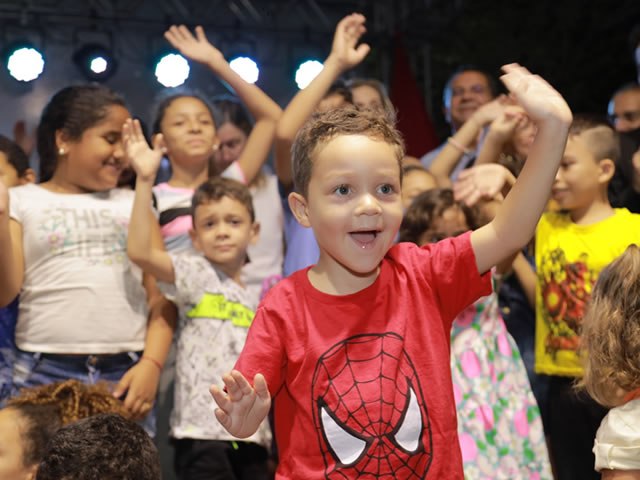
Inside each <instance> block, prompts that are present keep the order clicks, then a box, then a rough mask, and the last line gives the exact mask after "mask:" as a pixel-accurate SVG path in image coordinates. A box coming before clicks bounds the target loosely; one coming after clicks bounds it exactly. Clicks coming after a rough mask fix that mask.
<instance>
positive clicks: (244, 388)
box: [210, 370, 271, 438]
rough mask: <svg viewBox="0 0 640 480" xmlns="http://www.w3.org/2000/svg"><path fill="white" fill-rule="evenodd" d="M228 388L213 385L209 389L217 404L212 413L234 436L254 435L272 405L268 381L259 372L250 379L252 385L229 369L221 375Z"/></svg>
mask: <svg viewBox="0 0 640 480" xmlns="http://www.w3.org/2000/svg"><path fill="white" fill-rule="evenodd" d="M222 380H223V381H224V385H225V387H226V390H227V392H226V393H225V392H224V391H223V390H222V389H221V388H220V387H218V386H217V385H212V386H211V389H210V392H211V395H212V396H213V399H214V400H215V401H216V403H217V404H218V408H216V411H215V414H216V418H217V419H218V421H219V422H220V423H221V424H222V426H223V427H224V428H225V429H226V430H227V431H228V432H229V433H230V434H231V435H233V436H234V437H238V438H246V437H249V436H251V435H253V434H254V433H255V432H256V431H257V430H258V427H259V426H260V423H262V421H263V420H264V419H265V417H266V416H267V414H268V413H269V408H270V407H271V396H270V395H269V389H268V388H267V382H266V381H265V379H264V377H263V376H262V375H261V374H257V375H256V376H255V377H254V379H253V387H252V386H251V384H250V383H249V382H248V381H247V379H246V378H244V375H242V373H240V372H238V371H237V370H232V371H231V373H227V374H226V375H224V376H223V377H222Z"/></svg>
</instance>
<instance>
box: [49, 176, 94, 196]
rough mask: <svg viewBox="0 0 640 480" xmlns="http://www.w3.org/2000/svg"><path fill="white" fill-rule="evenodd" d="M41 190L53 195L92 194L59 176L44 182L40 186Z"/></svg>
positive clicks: (90, 191)
mask: <svg viewBox="0 0 640 480" xmlns="http://www.w3.org/2000/svg"><path fill="white" fill-rule="evenodd" d="M40 186H41V187H42V188H44V189H45V190H49V191H50V192H55V193H68V194H78V193H94V192H93V191H92V190H87V189H86V188H83V187H81V186H79V185H76V184H74V183H71V182H69V181H68V180H66V179H65V178H63V177H61V176H60V175H59V174H58V175H56V174H54V175H53V177H51V178H50V179H49V180H47V181H46V182H43V183H41V184H40Z"/></svg>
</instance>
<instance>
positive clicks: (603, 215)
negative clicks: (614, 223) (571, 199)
mask: <svg viewBox="0 0 640 480" xmlns="http://www.w3.org/2000/svg"><path fill="white" fill-rule="evenodd" d="M614 213H615V212H614V210H613V207H612V206H611V204H610V203H609V200H607V199H606V197H605V198H598V199H596V200H594V201H593V202H592V203H590V204H589V205H587V206H585V207H582V208H577V209H575V210H571V212H570V213H569V215H570V217H571V221H572V222H573V223H575V224H576V225H593V224H594V223H598V222H601V221H603V220H606V219H607V218H609V217H611V216H612V215H613V214H614Z"/></svg>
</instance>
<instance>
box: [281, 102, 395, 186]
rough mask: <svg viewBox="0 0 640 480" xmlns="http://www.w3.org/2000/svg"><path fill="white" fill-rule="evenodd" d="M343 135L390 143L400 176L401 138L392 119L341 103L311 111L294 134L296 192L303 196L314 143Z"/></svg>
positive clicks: (311, 165) (320, 142) (309, 173)
mask: <svg viewBox="0 0 640 480" xmlns="http://www.w3.org/2000/svg"><path fill="white" fill-rule="evenodd" d="M344 135H364V136H366V137H369V138H371V139H372V140H379V141H383V142H386V143H388V144H389V145H391V146H392V147H393V148H394V150H395V154H396V158H397V160H398V168H399V169H400V178H401V179H402V158H403V157H404V142H403V141H402V136H401V135H400V132H398V130H396V128H395V126H394V125H393V123H391V122H390V121H389V120H388V119H387V118H386V117H385V116H384V115H380V114H379V112H375V111H370V110H363V111H359V110H357V109H355V108H353V107H345V108H338V109H335V110H331V111H328V112H324V113H320V114H316V115H314V116H313V117H311V119H309V121H308V122H307V123H306V124H305V125H304V126H303V127H302V128H301V129H300V131H299V132H298V134H297V135H296V138H295V140H294V142H293V146H292V147H291V153H292V157H293V183H294V186H295V190H296V192H298V193H300V194H301V195H303V196H305V197H306V196H307V193H308V188H309V181H310V180H311V171H312V169H313V158H312V157H313V155H314V154H315V153H316V150H317V149H318V146H320V145H324V144H326V143H327V142H329V141H330V140H332V139H333V138H335V137H339V136H344Z"/></svg>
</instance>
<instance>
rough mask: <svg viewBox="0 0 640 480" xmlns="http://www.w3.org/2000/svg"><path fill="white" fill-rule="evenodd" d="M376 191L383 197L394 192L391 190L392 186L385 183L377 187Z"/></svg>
mask: <svg viewBox="0 0 640 480" xmlns="http://www.w3.org/2000/svg"><path fill="white" fill-rule="evenodd" d="M378 191H379V192H380V193H381V194H383V195H389V194H391V193H393V192H394V191H395V190H394V189H393V186H392V185H390V184H388V183H385V184H384V185H380V186H379V187H378Z"/></svg>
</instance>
